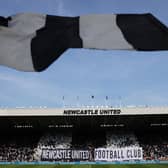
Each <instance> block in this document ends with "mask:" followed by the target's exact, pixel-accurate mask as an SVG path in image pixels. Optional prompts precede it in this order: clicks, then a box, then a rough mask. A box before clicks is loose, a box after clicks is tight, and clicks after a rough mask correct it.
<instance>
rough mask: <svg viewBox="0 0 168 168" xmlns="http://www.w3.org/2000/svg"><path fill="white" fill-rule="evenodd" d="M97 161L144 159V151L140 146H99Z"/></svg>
mask: <svg viewBox="0 0 168 168" xmlns="http://www.w3.org/2000/svg"><path fill="white" fill-rule="evenodd" d="M94 157H95V161H129V160H142V159H143V152H142V148H140V147H131V148H97V149H95V156H94Z"/></svg>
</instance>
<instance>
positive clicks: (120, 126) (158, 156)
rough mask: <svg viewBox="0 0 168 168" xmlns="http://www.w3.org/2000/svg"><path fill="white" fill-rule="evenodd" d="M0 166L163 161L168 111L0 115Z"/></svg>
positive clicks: (10, 111)
mask: <svg viewBox="0 0 168 168" xmlns="http://www.w3.org/2000/svg"><path fill="white" fill-rule="evenodd" d="M0 131H1V138H0V161H3V162H16V161H17V162H18V161H19V162H23V161H28V162H33V161H42V162H43V161H49V162H53V161H59V162H60V161H61V162H62V161H63V162H71V161H87V162H88V161H89V162H90V161H92V162H95V161H101V162H116V161H130V162H132V161H146V160H152V161H167V160H168V134H167V131H168V107H139V108H138V107H132V108H112V107H110V108H109V107H99V108H98V107H86V108H65V109H47V108H45V109H28V108H22V109H20V108H18V109H0Z"/></svg>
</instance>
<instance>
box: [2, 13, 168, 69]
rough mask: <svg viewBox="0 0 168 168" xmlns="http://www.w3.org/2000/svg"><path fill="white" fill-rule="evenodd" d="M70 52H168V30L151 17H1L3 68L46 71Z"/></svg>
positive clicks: (145, 15) (125, 15) (132, 15)
mask: <svg viewBox="0 0 168 168" xmlns="http://www.w3.org/2000/svg"><path fill="white" fill-rule="evenodd" d="M68 48H91V49H103V50H140V51H154V50H168V28H167V27H166V26H165V25H164V24H162V23H161V22H160V21H159V20H158V19H156V18H155V17H154V16H153V15H151V14H109V15H86V16H79V17H63V16H51V15H41V14H29V13H23V14H16V15H13V16H10V17H7V18H5V17H0V64H1V65H5V66H8V67H11V68H15V69H17V70H22V71H42V70H44V69H46V68H47V67H48V66H49V65H50V64H51V63H52V62H54V61H55V60H56V59H57V58H58V57H59V56H60V55H61V54H63V53H64V51H66V50H67V49H68Z"/></svg>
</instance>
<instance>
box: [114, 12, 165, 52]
mask: <svg viewBox="0 0 168 168" xmlns="http://www.w3.org/2000/svg"><path fill="white" fill-rule="evenodd" d="M116 21H117V25H118V26H119V28H120V29H121V31H122V33H123V35H124V37H125V39H126V40H127V41H128V42H129V43H130V44H131V45H132V46H133V47H134V48H135V49H136V50H142V51H152V50H167V49H168V28H167V27H166V26H165V25H163V24H162V23H161V22H160V21H159V20H158V19H156V18H155V17H154V16H153V15H151V14H119V15H117V20H116Z"/></svg>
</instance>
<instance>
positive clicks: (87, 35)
mask: <svg viewBox="0 0 168 168" xmlns="http://www.w3.org/2000/svg"><path fill="white" fill-rule="evenodd" d="M80 37H81V39H82V40H83V48H95V49H107V50H109V49H114V50H115V49H119V50H122V49H127V50H131V49H133V47H132V46H131V45H130V44H129V43H128V42H127V41H126V40H125V39H124V36H123V34H122V32H121V30H120V29H119V27H118V26H117V24H116V15H113V14H111V15H87V16H81V17H80Z"/></svg>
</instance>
